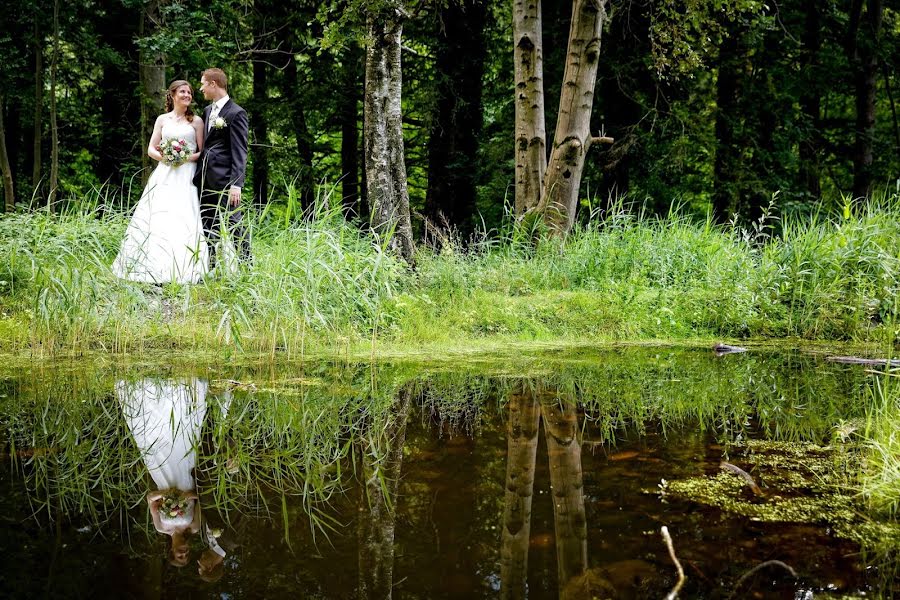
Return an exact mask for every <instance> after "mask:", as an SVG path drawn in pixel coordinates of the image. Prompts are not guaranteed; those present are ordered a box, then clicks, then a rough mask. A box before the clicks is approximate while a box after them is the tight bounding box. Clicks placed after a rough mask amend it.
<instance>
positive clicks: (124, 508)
mask: <svg viewBox="0 0 900 600" xmlns="http://www.w3.org/2000/svg"><path fill="white" fill-rule="evenodd" d="M2 376H3V380H2V388H0V393H2V397H0V427H2V434H3V436H4V446H3V454H4V460H3V466H2V467H0V502H2V505H3V510H2V514H3V524H2V527H3V533H2V536H0V549H2V552H3V558H4V560H3V562H2V566H0V590H3V592H2V595H4V596H8V597H17V598H35V597H55V598H82V597H91V598H132V597H133V598H150V597H152V598H162V597H166V598H281V597H301V598H356V597H372V598H383V597H387V596H388V595H393V596H395V597H398V598H480V597H484V598H495V597H511V598H516V597H528V598H556V597H566V598H590V597H597V598H662V597H664V596H665V594H666V593H667V592H668V591H669V590H670V589H671V588H672V587H673V586H674V585H675V583H676V581H677V575H676V570H675V566H674V565H673V562H672V560H671V558H670V556H669V553H668V550H667V548H666V546H665V544H664V542H663V540H662V538H661V536H660V528H661V526H663V525H666V526H667V527H668V529H669V530H670V532H671V534H672V537H673V541H674V546H675V550H676V553H677V556H678V557H679V559H680V560H681V562H682V565H683V567H684V570H685V574H686V575H687V581H686V583H685V587H684V588H683V591H682V594H681V597H682V598H728V597H734V598H839V597H867V598H878V597H885V598H887V597H891V596H892V592H893V590H894V589H900V588H898V584H900V581H898V580H897V579H896V576H895V575H892V573H895V571H894V570H893V569H894V568H895V567H896V562H895V561H896V552H894V558H893V559H891V558H890V555H888V558H885V556H884V553H883V552H882V555H874V554H873V553H872V552H870V551H869V549H867V548H865V547H863V546H861V545H860V544H859V543H858V542H855V541H852V540H850V539H846V536H842V535H840V532H838V531H836V530H835V527H834V523H833V522H832V521H831V520H829V518H828V515H826V514H823V515H821V518H814V519H803V520H802V521H808V522H802V521H800V520H793V517H787V518H782V519H776V520H774V521H771V520H768V521H767V520H764V519H763V520H760V519H755V518H749V517H746V516H740V515H738V514H734V513H733V512H730V511H726V510H722V509H720V508H716V507H714V506H710V505H709V503H708V502H704V501H699V500H697V499H696V498H691V497H686V496H685V495H683V494H682V495H679V494H672V493H664V490H665V489H666V485H667V483H666V482H678V481H685V480H690V479H691V478H695V479H694V480H696V481H705V480H710V479H712V478H713V477H716V476H718V477H723V474H722V471H721V470H720V462H721V461H723V460H727V461H730V462H731V463H733V464H735V465H737V466H739V467H740V468H742V469H744V470H746V471H748V472H750V473H751V474H752V476H753V477H754V481H759V483H760V485H761V486H762V488H763V491H762V495H760V496H759V497H756V495H755V494H754V493H753V492H752V490H751V489H750V487H749V486H746V485H744V484H743V483H741V484H738V485H737V488H738V491H737V492H736V494H737V495H738V496H739V498H740V499H742V500H743V501H745V502H749V503H757V504H760V505H765V504H766V503H772V502H775V501H776V499H777V498H779V497H781V496H785V495H792V494H793V495H797V494H800V495H807V496H809V497H821V496H823V495H826V494H828V493H830V492H828V491H827V489H828V488H827V486H822V485H820V484H821V474H819V475H811V473H812V471H810V472H809V473H805V475H807V476H809V477H810V484H809V485H808V486H805V487H804V486H800V487H799V488H797V487H796V486H795V487H794V488H792V489H790V490H789V489H786V488H785V489H781V488H780V485H781V484H780V483H779V482H781V481H782V480H783V479H782V478H780V476H781V475H784V474H779V473H777V472H775V471H776V470H777V469H775V468H774V467H772V466H771V464H770V463H766V462H765V461H764V460H760V457H761V456H764V455H765V453H766V452H767V450H766V449H765V446H759V445H754V444H755V443H756V441H758V440H776V441H782V442H785V441H786V442H791V443H795V444H801V443H804V444H806V445H805V446H799V445H798V446H797V447H803V448H809V447H813V448H816V456H817V457H818V458H819V459H824V464H826V465H831V467H833V469H834V470H836V471H837V472H839V471H840V470H841V469H846V468H852V466H848V465H852V464H853V463H852V461H850V460H849V459H848V458H847V457H848V456H852V455H853V453H854V452H855V451H854V450H853V449H852V439H851V441H848V442H841V441H840V439H839V436H838V434H839V433H846V432H847V431H851V430H852V428H853V427H854V424H858V423H859V422H861V420H862V419H864V417H865V414H866V409H867V407H868V406H869V405H870V403H871V401H872V386H873V381H872V376H871V375H869V374H867V373H866V372H865V371H864V370H863V369H862V368H859V367H854V366H846V365H837V364H833V363H828V362H826V361H824V360H823V359H822V357H817V356H812V355H808V354H801V353H798V352H791V351H783V350H782V351H764V350H756V351H752V352H749V353H747V354H737V355H729V356H723V357H716V356H715V355H713V354H712V353H711V352H710V351H706V350H698V349H671V348H666V349H659V348H629V349H619V350H608V351H593V352H587V351H585V352H579V353H577V354H574V355H573V353H571V352H569V353H565V354H563V353H558V354H555V355H545V356H536V357H528V358H522V359H521V360H509V359H506V360H504V361H503V362H502V363H500V364H497V363H492V362H491V361H483V362H481V363H478V364H462V365H454V366H446V365H444V366H441V367H439V368H437V367H433V366H432V367H425V366H422V365H416V364H393V365H378V366H372V365H335V364H316V365H310V364H306V365H303V366H279V367H271V366H266V367H258V368H256V367H235V368H231V369H224V368H221V367H217V368H206V367H196V366H194V367H184V368H177V369H171V368H159V367H152V366H137V365H116V364H109V363H102V364H101V363H96V364H95V363H91V364H88V365H85V364H77V363H65V364H46V365H44V366H43V367H41V368H32V369H29V370H27V371H26V370H15V369H9V370H7V371H6V372H4V373H2ZM850 437H851V438H852V431H851V434H850ZM811 444H812V445H815V446H811ZM823 448H824V449H823ZM802 460H805V459H802ZM785 468H786V469H792V470H795V471H797V473H798V474H799V475H804V473H801V471H804V469H801V468H799V467H790V466H787V467H785ZM732 476H733V477H734V478H735V481H740V479H739V477H738V476H736V475H732ZM816 477H819V478H820V479H819V480H818V484H817V481H816ZM841 480H842V479H841V475H840V473H839V474H838V476H837V479H834V478H832V479H829V480H828V481H841ZM848 481H849V479H848ZM742 486H743V488H744V489H741V487H742ZM169 488H178V489H182V490H184V491H185V494H196V497H197V499H196V500H195V501H194V500H191V501H190V502H191V506H192V507H196V518H193V514H188V515H187V517H186V518H185V522H184V523H183V524H182V525H181V526H180V527H181V529H179V525H178V524H175V525H171V524H168V523H163V524H162V526H161V527H160V524H161V523H162V521H160V520H155V519H154V516H153V513H154V510H151V509H150V506H151V505H152V504H153V500H148V494H150V495H151V496H152V493H153V492H154V491H156V490H159V489H169ZM798 489H799V490H800V491H798ZM156 512H157V514H158V509H157V511H156ZM160 529H162V530H163V531H162V532H161V531H159V530H160ZM173 530H174V531H176V532H177V533H176V535H171V534H172V531H173ZM898 547H900V543H898ZM173 548H174V551H173ZM770 560H778V561H782V562H783V563H785V564H786V565H788V566H790V567H791V568H793V569H794V570H795V571H796V573H797V578H794V577H792V576H791V575H790V574H789V573H788V572H787V571H786V570H785V569H784V568H783V567H781V566H778V565H772V566H769V567H766V568H764V569H761V570H760V571H758V572H757V573H756V574H755V575H752V576H750V577H747V578H744V579H743V580H742V576H743V575H744V574H745V573H747V572H748V571H749V570H750V569H752V568H753V567H754V566H757V565H759V564H760V563H763V562H765V561H770ZM892 560H893V561H894V562H893V563H892ZM198 561H199V563H198ZM200 563H202V564H200Z"/></svg>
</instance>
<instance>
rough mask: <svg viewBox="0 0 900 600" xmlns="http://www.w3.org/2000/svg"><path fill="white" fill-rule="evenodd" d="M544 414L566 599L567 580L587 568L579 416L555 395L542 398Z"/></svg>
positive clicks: (562, 592) (562, 589) (561, 582)
mask: <svg viewBox="0 0 900 600" xmlns="http://www.w3.org/2000/svg"><path fill="white" fill-rule="evenodd" d="M541 415H542V416H543V420H544V434H545V435H546V437H547V454H548V455H549V459H550V486H551V487H552V488H553V521H554V524H555V526H556V561H557V571H558V573H559V589H560V598H562V599H563V600H565V598H566V596H567V594H566V588H567V584H568V583H569V582H570V581H572V579H573V578H575V577H578V576H579V575H581V574H582V573H584V570H585V569H586V568H587V517H586V516H585V511H584V489H583V481H582V470H581V444H580V442H579V441H578V416H577V413H576V410H575V406H574V405H572V404H563V402H562V400H561V399H559V398H557V397H555V396H544V397H543V398H541ZM569 589H570V590H571V589H572V587H571V586H570V587H569Z"/></svg>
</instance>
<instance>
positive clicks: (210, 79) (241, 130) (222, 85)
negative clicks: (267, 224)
mask: <svg viewBox="0 0 900 600" xmlns="http://www.w3.org/2000/svg"><path fill="white" fill-rule="evenodd" d="M200 91H201V92H203V97H204V98H206V99H207V100H209V101H210V102H211V104H210V105H209V106H207V107H206V110H205V111H204V112H203V123H204V125H205V127H206V139H205V142H204V144H203V150H202V151H201V153H200V159H199V161H198V164H197V174H196V175H194V185H195V186H197V189H198V190H200V218H201V219H202V221H203V232H204V233H205V234H206V239H207V241H208V242H209V268H210V269H212V268H213V267H214V266H215V263H216V254H215V253H216V245H217V243H218V242H219V239H220V232H221V229H222V223H221V222H220V220H221V219H222V218H223V217H225V218H227V219H228V225H227V227H226V229H227V230H228V232H229V233H230V234H231V236H232V238H233V239H234V241H235V243H236V244H237V245H238V250H239V252H240V258H241V261H242V262H244V263H245V264H248V263H250V261H251V260H252V258H251V255H250V240H249V239H248V238H247V230H246V229H245V228H244V225H243V223H242V218H243V215H242V214H241V210H240V206H241V188H242V187H243V186H244V174H245V172H246V171H247V112H246V111H245V110H244V109H243V108H241V107H240V106H238V105H237V104H235V103H234V101H232V100H231V99H230V98H229V97H228V78H227V77H226V76H225V72H224V71H222V69H206V70H205V71H203V74H202V75H201V76H200Z"/></svg>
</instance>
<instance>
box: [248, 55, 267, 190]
mask: <svg viewBox="0 0 900 600" xmlns="http://www.w3.org/2000/svg"><path fill="white" fill-rule="evenodd" d="M267 74H268V66H267V65H266V63H265V62H263V57H262V56H258V57H257V60H256V61H254V62H253V114H252V115H251V119H250V122H251V123H252V124H253V146H252V148H253V198H254V200H255V201H256V202H257V204H258V205H260V206H263V205H265V204H267V203H268V202H269V124H268V122H267V120H266V108H267V107H268V104H269V98H268V95H269V91H268V90H269V86H268V78H267Z"/></svg>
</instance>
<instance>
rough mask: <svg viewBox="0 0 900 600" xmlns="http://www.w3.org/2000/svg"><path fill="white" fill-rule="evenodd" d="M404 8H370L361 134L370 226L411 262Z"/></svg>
mask: <svg viewBox="0 0 900 600" xmlns="http://www.w3.org/2000/svg"><path fill="white" fill-rule="evenodd" d="M405 18H406V12H405V9H404V7H403V5H402V3H400V2H394V1H389V2H385V3H384V4H383V5H377V6H373V7H371V8H367V9H366V29H367V32H368V43H367V47H366V92H365V103H364V107H365V113H364V125H363V132H364V133H363V138H364V143H365V161H366V185H367V186H368V189H367V193H368V201H369V206H370V208H371V211H372V226H373V227H374V229H375V231H377V232H378V233H379V234H381V235H382V236H384V237H385V238H386V239H387V240H388V243H389V246H390V247H391V248H393V249H394V250H395V251H397V252H398V253H399V254H400V255H401V256H403V258H404V259H406V260H407V262H412V261H413V256H414V254H415V244H414V242H413V232H412V222H411V219H410V211H409V191H408V189H407V182H406V164H405V163H404V143H403V113H402V105H401V101H400V99H401V96H402V93H401V92H402V87H403V73H402V70H401V58H400V57H401V38H402V34H403V21H404V20H405Z"/></svg>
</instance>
